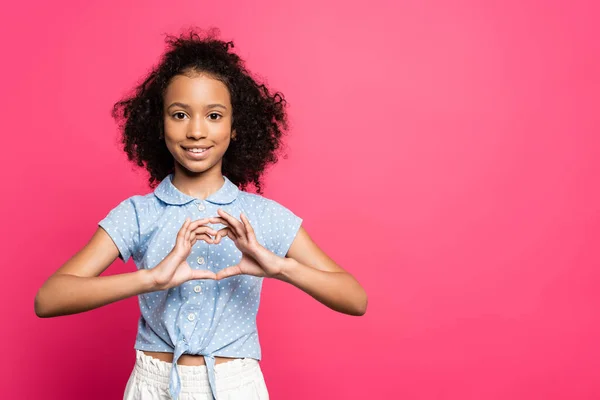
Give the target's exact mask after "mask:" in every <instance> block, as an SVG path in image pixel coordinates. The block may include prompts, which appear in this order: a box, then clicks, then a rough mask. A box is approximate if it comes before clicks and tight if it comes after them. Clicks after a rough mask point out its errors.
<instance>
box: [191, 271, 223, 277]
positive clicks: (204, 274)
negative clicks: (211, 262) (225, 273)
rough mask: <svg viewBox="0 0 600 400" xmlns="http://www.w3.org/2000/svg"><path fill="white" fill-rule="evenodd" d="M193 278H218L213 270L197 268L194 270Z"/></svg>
mask: <svg viewBox="0 0 600 400" xmlns="http://www.w3.org/2000/svg"><path fill="white" fill-rule="evenodd" d="M192 279H217V275H215V273H214V272H212V271H207V270H196V269H195V270H193V271H192Z"/></svg>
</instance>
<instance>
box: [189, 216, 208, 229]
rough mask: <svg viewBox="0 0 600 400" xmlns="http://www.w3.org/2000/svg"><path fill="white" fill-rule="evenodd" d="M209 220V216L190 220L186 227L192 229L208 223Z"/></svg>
mask: <svg viewBox="0 0 600 400" xmlns="http://www.w3.org/2000/svg"><path fill="white" fill-rule="evenodd" d="M209 222H210V218H202V219H197V220H195V221H192V222H190V225H189V226H188V229H190V230H194V229H196V228H198V227H199V226H202V225H206V224H208V223H209Z"/></svg>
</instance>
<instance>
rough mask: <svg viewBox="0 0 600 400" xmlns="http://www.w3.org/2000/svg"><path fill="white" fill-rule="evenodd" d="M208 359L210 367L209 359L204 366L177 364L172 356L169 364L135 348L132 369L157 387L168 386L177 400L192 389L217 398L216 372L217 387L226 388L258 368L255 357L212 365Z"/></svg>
mask: <svg viewBox="0 0 600 400" xmlns="http://www.w3.org/2000/svg"><path fill="white" fill-rule="evenodd" d="M211 358H212V361H213V367H212V369H211V368H210V367H209V366H208V365H209V364H208V362H207V364H206V365H179V364H176V359H175V357H174V358H173V361H174V362H173V364H171V363H169V362H166V361H162V360H159V359H157V358H154V357H151V356H148V355H146V354H144V352H143V351H141V350H136V363H135V367H134V369H135V373H136V374H137V375H138V376H141V377H143V378H144V380H146V381H148V382H150V383H153V384H155V385H157V386H159V387H164V388H166V387H168V388H169V391H170V393H171V396H172V397H173V399H177V398H178V396H179V395H180V393H181V391H182V390H185V391H188V390H190V391H191V390H193V391H195V392H197V391H200V392H205V393H208V392H211V393H212V396H213V399H215V400H216V399H217V391H216V385H215V383H216V375H217V374H218V375H219V389H220V390H228V389H233V388H236V387H238V386H239V385H240V383H241V382H244V381H245V380H246V379H252V377H253V376H254V375H255V374H256V371H257V369H260V365H259V362H258V360H255V359H253V358H238V359H235V360H232V361H228V362H225V363H221V364H218V365H214V357H213V356H204V359H205V361H209V360H210V359H211ZM177 359H179V357H177ZM207 359H208V360H207ZM211 375H212V377H211ZM211 378H212V379H211Z"/></svg>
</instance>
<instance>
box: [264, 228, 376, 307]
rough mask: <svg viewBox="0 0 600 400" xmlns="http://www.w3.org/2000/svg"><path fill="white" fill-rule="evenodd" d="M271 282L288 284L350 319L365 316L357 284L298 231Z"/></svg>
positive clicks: (363, 299)
mask: <svg viewBox="0 0 600 400" xmlns="http://www.w3.org/2000/svg"><path fill="white" fill-rule="evenodd" d="M280 260H281V261H280V262H281V272H280V273H279V274H278V275H276V276H274V278H276V279H279V280H281V281H284V282H287V283H290V284H292V285H294V286H296V287H297V288H299V289H300V290H302V291H304V292H306V293H307V294H309V295H310V296H312V297H313V298H314V299H315V300H317V301H319V302H321V303H323V304H324V305H326V306H327V307H329V308H331V309H333V310H335V311H339V312H341V313H344V314H350V315H357V316H360V315H364V314H365V313H366V311H367V302H368V299H367V293H366V292H365V290H364V289H363V287H362V286H361V285H360V283H358V281H357V280H356V279H355V278H354V277H353V276H352V275H351V274H349V273H348V272H346V271H345V270H344V269H343V268H342V267H340V266H339V265H337V264H336V263H335V262H334V261H333V260H332V259H331V258H330V257H329V256H328V255H327V254H325V252H324V251H323V250H321V249H320V248H319V247H318V246H317V244H316V243H315V242H313V240H312V239H311V238H310V236H309V235H308V233H307V232H306V230H305V229H304V228H303V227H300V230H299V231H298V234H297V235H296V238H295V239H294V241H293V242H292V245H291V246H290V249H289V250H288V252H287V255H286V257H285V258H280Z"/></svg>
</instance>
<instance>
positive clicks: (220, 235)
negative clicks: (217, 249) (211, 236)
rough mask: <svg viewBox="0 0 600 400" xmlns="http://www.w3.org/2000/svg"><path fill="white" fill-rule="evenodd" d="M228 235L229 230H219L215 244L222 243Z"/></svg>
mask: <svg viewBox="0 0 600 400" xmlns="http://www.w3.org/2000/svg"><path fill="white" fill-rule="evenodd" d="M228 233H229V228H223V229H219V231H218V232H217V234H216V235H215V244H218V243H219V242H220V241H221V238H224V237H225V236H228V235H227V234H228ZM232 240H233V239H232Z"/></svg>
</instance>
